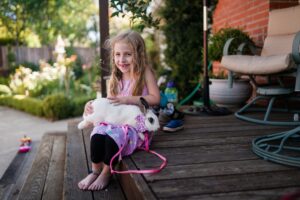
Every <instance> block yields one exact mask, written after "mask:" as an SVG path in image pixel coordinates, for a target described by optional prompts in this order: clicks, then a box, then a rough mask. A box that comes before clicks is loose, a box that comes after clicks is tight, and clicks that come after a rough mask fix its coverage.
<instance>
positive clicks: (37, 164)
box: [18, 133, 66, 200]
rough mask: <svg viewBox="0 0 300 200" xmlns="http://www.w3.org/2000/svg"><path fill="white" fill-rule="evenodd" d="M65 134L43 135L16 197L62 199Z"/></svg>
mask: <svg viewBox="0 0 300 200" xmlns="http://www.w3.org/2000/svg"><path fill="white" fill-rule="evenodd" d="M65 135H66V134H62V133H47V134H45V135H44V136H43V138H42V140H41V144H40V146H39V149H38V152H37V155H36V158H35V160H34V162H33V164H32V168H31V170H30V172H29V175H28V177H27V179H26V181H25V183H24V185H23V187H22V189H21V191H20V194H19V197H18V199H20V200H21V199H62V194H63V193H62V192H63V189H62V188H63V187H62V185H63V178H64V166H65V149H66V147H65V144H66V136H65Z"/></svg>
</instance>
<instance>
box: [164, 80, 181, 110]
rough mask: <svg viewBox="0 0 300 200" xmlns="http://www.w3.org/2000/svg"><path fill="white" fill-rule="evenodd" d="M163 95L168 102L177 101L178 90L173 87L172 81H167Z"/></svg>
mask: <svg viewBox="0 0 300 200" xmlns="http://www.w3.org/2000/svg"><path fill="white" fill-rule="evenodd" d="M165 95H166V97H167V99H168V102H170V103H174V104H176V103H177V101H178V91H177V88H176V87H175V83H174V81H169V82H168V83H167V87H166V89H165Z"/></svg>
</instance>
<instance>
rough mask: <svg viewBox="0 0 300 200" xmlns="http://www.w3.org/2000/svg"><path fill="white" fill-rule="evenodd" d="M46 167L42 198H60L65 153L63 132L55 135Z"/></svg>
mask: <svg viewBox="0 0 300 200" xmlns="http://www.w3.org/2000/svg"><path fill="white" fill-rule="evenodd" d="M52 149H53V151H52V154H51V160H50V165H49V169H48V174H47V179H46V184H45V187H44V192H43V198H42V199H43V200H48V199H49V200H51V199H62V197H63V185H62V184H63V182H64V169H65V155H66V153H65V152H66V136H65V134H63V135H59V134H57V135H56V136H55V140H54V143H53V148H52Z"/></svg>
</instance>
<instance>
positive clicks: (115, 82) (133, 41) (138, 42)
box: [106, 30, 148, 96]
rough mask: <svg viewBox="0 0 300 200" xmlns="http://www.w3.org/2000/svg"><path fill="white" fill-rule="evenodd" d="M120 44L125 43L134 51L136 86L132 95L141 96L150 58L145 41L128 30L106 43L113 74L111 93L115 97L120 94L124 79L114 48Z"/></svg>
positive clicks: (133, 75) (110, 85) (132, 72)
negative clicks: (116, 60)
mask: <svg viewBox="0 0 300 200" xmlns="http://www.w3.org/2000/svg"><path fill="white" fill-rule="evenodd" d="M118 42H125V43H127V44H129V45H130V46H131V47H132V49H133V70H132V71H131V75H132V77H133V79H134V80H135V81H134V85H133V87H132V95H134V96H136V95H141V94H142V92H143V88H144V86H145V71H146V67H148V58H147V54H146V46H145V42H144V39H143V38H142V37H141V35H140V34H139V33H137V32H135V31H132V30H128V31H124V32H121V33H120V34H118V35H117V36H115V37H113V38H112V39H110V40H108V41H106V46H107V47H108V48H109V50H110V56H111V66H112V72H111V76H110V80H109V93H110V94H111V95H113V96H116V95H118V93H119V90H120V88H119V82H120V80H121V79H122V72H121V71H120V70H119V69H118V67H117V66H116V64H115V62H114V46H115V44H116V43H118Z"/></svg>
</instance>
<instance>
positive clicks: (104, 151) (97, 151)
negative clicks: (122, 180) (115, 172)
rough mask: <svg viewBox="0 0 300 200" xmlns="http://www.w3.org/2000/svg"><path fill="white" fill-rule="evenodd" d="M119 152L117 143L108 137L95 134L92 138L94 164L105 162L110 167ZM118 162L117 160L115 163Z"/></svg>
mask: <svg viewBox="0 0 300 200" xmlns="http://www.w3.org/2000/svg"><path fill="white" fill-rule="evenodd" d="M118 151H119V147H118V145H117V144H116V142H115V141H114V140H113V139H112V138H111V137H109V136H108V135H101V134H95V135H93V136H92V138H91V160H92V162H93V163H100V162H104V164H106V165H109V164H110V160H111V159H112V157H113V156H114V155H115V154H116V153H117V152H118ZM117 162H118V159H117V158H116V159H115V160H114V162H113V164H114V165H115V164H116V163H117Z"/></svg>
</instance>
